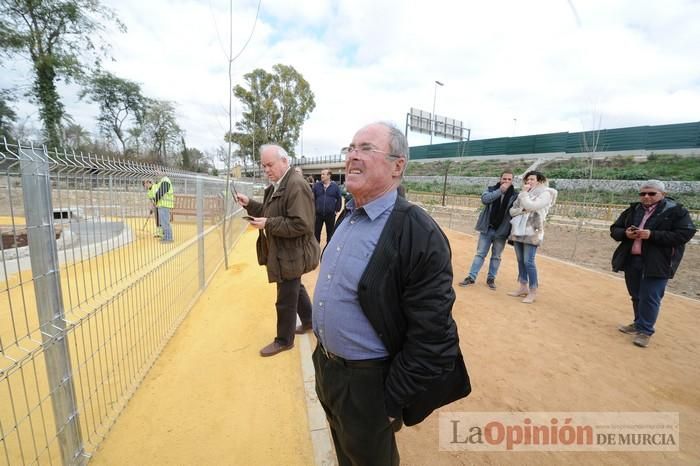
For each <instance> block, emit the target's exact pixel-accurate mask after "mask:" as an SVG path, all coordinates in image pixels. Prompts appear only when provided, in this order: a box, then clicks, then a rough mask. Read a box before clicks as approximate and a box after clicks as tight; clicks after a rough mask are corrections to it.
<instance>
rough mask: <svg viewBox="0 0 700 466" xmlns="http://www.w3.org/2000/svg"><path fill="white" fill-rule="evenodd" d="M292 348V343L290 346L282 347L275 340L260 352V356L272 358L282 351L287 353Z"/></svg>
mask: <svg viewBox="0 0 700 466" xmlns="http://www.w3.org/2000/svg"><path fill="white" fill-rule="evenodd" d="M292 348H294V343H292V344H291V345H286V346H285V345H283V344H281V343H279V342H278V341H277V340H275V341H273V342H272V343H270V344H269V345H267V346H266V347H264V348H263V349H261V350H260V356H262V357H264V358H265V357H267V356H274V355H275V354H277V353H281V352H282V351H287V350H290V349H292Z"/></svg>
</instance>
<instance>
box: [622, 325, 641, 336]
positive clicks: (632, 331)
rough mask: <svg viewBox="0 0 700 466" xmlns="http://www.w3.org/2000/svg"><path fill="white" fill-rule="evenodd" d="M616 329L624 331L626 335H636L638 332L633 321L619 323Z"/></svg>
mask: <svg viewBox="0 0 700 466" xmlns="http://www.w3.org/2000/svg"><path fill="white" fill-rule="evenodd" d="M617 329H618V330H619V331H621V332H622V333H626V334H627V335H636V334H638V333H639V330H637V327H636V326H635V325H634V323H632V324H629V325H620V326H618V327H617Z"/></svg>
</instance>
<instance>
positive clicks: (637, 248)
mask: <svg viewBox="0 0 700 466" xmlns="http://www.w3.org/2000/svg"><path fill="white" fill-rule="evenodd" d="M658 205H659V203H658V202H657V203H656V204H654V205H651V206H649V207H644V217H642V221H641V222H639V225H637V226H638V227H639V229H640V230H641V229H643V228H644V225H645V224H646V223H647V220H649V217H651V216H652V214H653V213H654V211H655V210H656V206H658ZM642 241H643V240H642V239H641V238H637V239H635V240H634V243H632V255H633V256H641V255H642Z"/></svg>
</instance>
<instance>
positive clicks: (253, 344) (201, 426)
mask: <svg viewBox="0 0 700 466" xmlns="http://www.w3.org/2000/svg"><path fill="white" fill-rule="evenodd" d="M256 238H257V232H256V231H254V230H252V229H248V231H246V233H245V234H244V235H243V237H242V238H241V240H240V242H239V243H238V245H237V246H236V248H235V250H234V252H233V253H232V255H231V259H230V261H229V269H228V270H226V271H224V270H219V272H218V273H217V274H216V275H215V277H214V279H213V280H212V282H211V284H210V285H209V287H208V289H207V291H206V292H205V293H204V295H203V296H202V297H201V298H200V300H199V301H198V302H197V304H195V307H194V308H193V309H192V311H191V312H190V315H189V316H188V317H187V318H186V319H185V320H184V322H183V323H182V325H181V327H180V328H179V329H178V331H177V333H176V334H175V336H174V337H173V339H172V340H171V341H170V342H169V343H168V345H167V346H166V348H165V350H164V351H163V353H162V354H161V356H160V358H159V359H158V360H157V361H156V363H155V364H154V366H153V367H152V368H151V370H150V372H149V373H148V375H147V377H146V378H145V380H144V381H143V383H142V384H141V386H140V387H139V389H138V390H137V391H136V393H135V394H134V397H133V398H132V399H131V400H130V401H129V404H128V406H127V407H126V409H125V410H124V412H123V413H122V414H121V416H120V417H119V419H118V420H117V422H116V424H115V425H114V427H113V428H112V431H111V432H110V433H109V435H107V437H106V439H105V440H104V442H103V443H102V444H101V445H100V448H99V449H98V450H97V452H96V454H95V456H94V457H93V459H92V460H91V461H90V464H91V465H127V464H131V465H154V466H155V465H251V466H253V465H261V466H262V465H280V464H284V465H309V464H313V451H312V447H311V441H310V438H309V428H308V423H307V416H306V406H305V396H304V385H303V380H302V376H301V370H300V364H299V350H298V349H297V348H294V349H292V350H291V351H287V352H285V353H282V354H280V355H277V356H275V357H272V358H261V357H260V356H259V355H258V350H259V349H260V348H262V347H263V346H265V345H266V344H268V343H269V342H270V341H272V338H273V337H274V329H275V311H274V302H275V296H276V293H275V287H274V285H270V284H268V283H267V278H266V274H265V269H264V268H262V267H259V266H258V265H257V261H256V259H255V240H256Z"/></svg>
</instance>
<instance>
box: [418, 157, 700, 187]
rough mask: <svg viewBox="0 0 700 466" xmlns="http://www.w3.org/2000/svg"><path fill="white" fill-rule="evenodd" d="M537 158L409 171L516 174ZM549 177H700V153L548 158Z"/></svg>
mask: <svg viewBox="0 0 700 466" xmlns="http://www.w3.org/2000/svg"><path fill="white" fill-rule="evenodd" d="M533 162H534V159H520V160H479V159H475V158H473V157H471V158H468V159H466V160H465V159H463V160H459V159H455V160H450V161H436V162H423V163H419V162H409V164H408V167H407V169H406V175H410V176H430V175H444V174H445V170H447V173H448V175H451V176H486V177H498V176H500V174H501V172H503V170H505V169H511V170H513V171H514V172H515V174H516V175H520V174H523V173H524V172H525V170H527V169H528V167H530V165H532V163H533ZM538 169H539V170H540V171H542V172H543V173H544V174H545V175H546V176H547V178H550V179H557V178H565V179H574V180H578V179H587V178H589V177H591V176H592V178H594V179H602V180H647V179H659V180H664V181H700V157H697V156H691V157H683V156H679V155H675V154H652V155H650V156H648V157H647V158H646V160H640V159H638V158H635V157H633V156H620V157H606V158H603V159H593V160H592V161H591V159H590V158H570V159H561V160H549V161H545V162H544V163H542V164H541V165H540V166H539V168H538ZM591 172H592V173H591Z"/></svg>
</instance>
